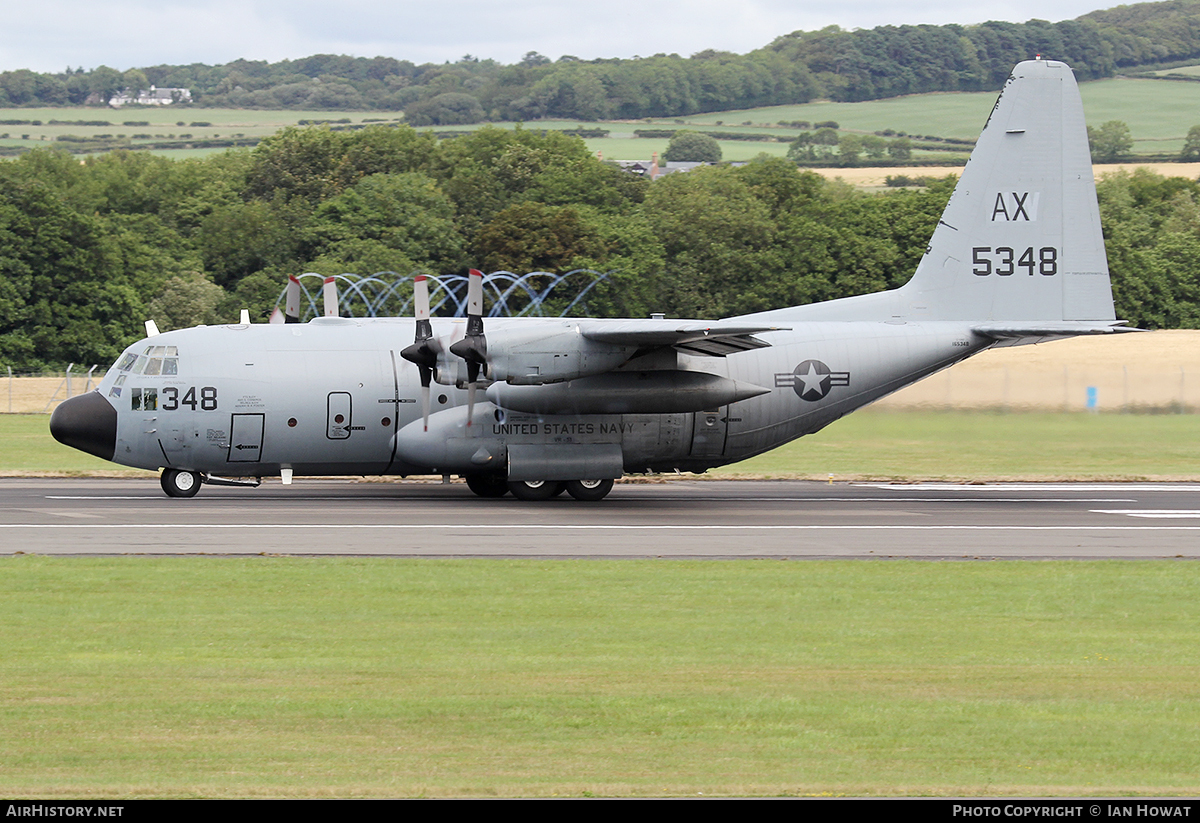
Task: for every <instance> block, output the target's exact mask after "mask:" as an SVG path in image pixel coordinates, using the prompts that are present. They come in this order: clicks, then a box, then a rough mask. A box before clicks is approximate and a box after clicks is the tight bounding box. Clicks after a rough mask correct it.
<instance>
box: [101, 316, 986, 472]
mask: <svg viewBox="0 0 1200 823" xmlns="http://www.w3.org/2000/svg"><path fill="white" fill-rule="evenodd" d="M489 322H490V323H491V325H490V327H489V328H490V329H504V328H505V327H508V326H510V325H512V324H517V325H535V326H536V325H541V326H545V327H546V328H547V329H548V330H550V329H559V328H561V327H562V326H563V325H564V324H569V323H570V322H571V321H567V320H557V319H556V320H549V319H495V320H492V321H489ZM591 322H595V321H591ZM665 322H668V323H669V322H670V321H665ZM464 326H465V324H464V322H463V321H461V320H435V321H434V331H435V335H437V337H438V338H439V339H440V340H441V341H442V342H443V345H444V347H446V348H448V347H449V345H450V344H451V343H453V342H454V341H455V340H456V339H458V338H461V336H462V333H463V329H464ZM412 335H413V322H412V321H411V320H403V319H396V320H352V319H342V318H332V319H318V320H314V321H312V322H309V323H304V324H291V325H267V324H262V325H227V326H207V327H198V328H193V329H184V330H179V331H173V332H167V333H165V334H161V335H158V336H155V337H153V338H147V339H144V340H141V341H139V342H138V343H135V344H134V345H132V346H130V347H129V348H128V349H127V350H126V351H125V352H124V353H123V354H122V356H121V357H120V358H119V359H118V361H117V363H116V364H114V366H113V367H112V368H111V369H110V370H109V372H108V373H107V374H106V376H105V377H104V380H103V381H102V383H101V384H100V386H99V389H98V392H99V395H100V397H102V398H104V400H105V401H106V402H107V403H108V404H110V405H111V406H112V407H113V409H114V410H115V412H116V431H115V442H113V444H112V447H113V453H112V457H111V459H112V460H114V461H115V462H117V463H121V464H124V465H128V466H136V467H139V468H145V469H156V468H160V467H169V468H174V469H181V470H187V471H196V472H201V473H205V474H211V475H216V476H227V477H254V476H271V475H278V474H280V472H281V470H284V469H290V470H291V471H292V472H294V473H295V474H297V475H348V474H353V475H413V474H430V473H445V474H466V473H470V472H472V471H504V469H505V464H507V463H508V461H509V459H510V458H509V452H510V451H512V450H513V448H514V447H516V448H517V449H518V450H519V449H521V448H527V447H532V448H535V449H541V450H542V451H541V452H534V453H535V454H546V453H549V454H553V453H554V452H555V450H561V449H560V448H559V447H568V448H570V447H577V446H601V447H604V448H606V449H608V451H607V452H606V453H607V454H609V455H613V454H617V453H618V452H615V451H613V447H616V448H618V449H619V459H620V462H621V468H622V470H623V471H625V472H644V471H670V470H675V469H678V470H684V471H703V470H704V469H707V468H710V467H713V466H719V465H723V464H726V463H731V462H736V461H738V460H743V459H745V458H747V457H750V456H752V455H755V454H758V453H761V452H764V451H767V450H769V449H772V448H775V447H777V446H779V445H781V444H783V443H786V442H788V441H790V440H793V439H795V438H797V437H800V436H803V435H805V434H809V433H812V432H815V431H817V430H819V429H821V428H823V427H824V426H825V425H827V424H828V423H830V422H832V421H833V420H836V419H837V418H839V417H841V416H842V415H845V414H847V413H848V412H851V411H853V410H854V409H857V408H859V407H861V406H863V405H866V404H867V403H870V402H871V401H873V400H875V399H877V398H879V397H881V396H883V395H886V394H888V393H890V392H892V391H895V390H896V389H898V388H901V387H902V386H904V385H907V384H909V383H911V382H913V381H914V380H917V379H920V378H921V377H923V376H925V375H927V374H931V373H933V372H935V371H937V370H939V369H942V368H944V367H946V366H948V365H951V364H953V363H955V362H957V361H958V360H961V359H963V358H964V357H966V356H969V355H970V354H973V353H975V352H977V351H980V350H981V349H983V348H986V347H987V346H988V345H990V343H991V341H989V340H987V339H985V338H982V337H979V336H977V335H973V334H972V333H971V332H970V330H969V324H966V323H960V322H945V321H940V322H922V323H903V322H893V323H889V322H862V321H856V322H837V321H833V322H820V321H817V322H804V323H801V324H797V325H796V326H795V327H794V328H791V329H784V330H780V331H773V332H766V333H763V334H760V335H758V336H759V337H760V338H761V339H762V340H763V341H765V342H768V343H770V347H769V348H762V349H756V350H752V351H742V352H737V353H734V354H730V355H728V356H726V357H708V356H696V355H692V354H685V353H682V352H677V351H674V350H672V349H669V348H668V349H658V350H655V351H651V352H647V353H644V354H640V355H639V356H635V357H633V358H632V359H631V360H630V361H629V362H628V363H626V364H625V365H624V366H622V367H621V368H620V369H617V370H615V373H616V374H618V376H620V375H621V374H622V373H629V375H630V377H629V379H630V380H631V381H634V382H635V383H636V384H638V385H640V386H642V387H643V388H642V391H643V392H645V393H646V396H648V397H652V396H653V395H654V394H655V393H656V392H669V391H670V390H671V387H670V385H669V383H670V379H669V378H671V377H672V375H674V374H676V373H678V372H681V371H682V372H693V373H698V374H703V375H716V376H718V377H724V378H730V379H732V380H734V381H737V382H738V383H740V384H750V385H753V386H757V387H761V389H762V390H765V391H764V393H762V394H760V395H758V396H755V397H750V398H748V399H744V400H739V401H736V402H729V403H722V402H721V400H720V395H719V393H718V394H713V395H704V394H701V395H698V399H697V400H695V401H694V402H695V403H699V404H703V407H699V408H696V409H694V410H691V411H673V412H667V413H600V414H538V413H531V412H527V411H525V412H523V411H515V410H513V409H506V408H502V407H499V406H497V405H496V404H494V403H492V402H488V401H486V400H485V399H484V397H485V395H484V394H483V393H482V392H480V395H479V400H480V402H477V403H476V404H475V406H474V408H473V410H472V413H471V425H469V426H468V425H466V422H467V408H466V406H467V403H468V397H467V394H468V392H467V391H466V389H464V388H458V387H456V386H455V385H453V382H454V381H453V380H452V379H450V378H448V377H444V378H443V379H446V382H447V383H448V384H449V385H447V384H441V383H435V384H434V385H433V387H432V392H431V400H430V418H429V429H428V430H425V428H424V425H423V421H422V407H421V402H420V399H419V398H420V383H419V378H418V372H417V368H416V366H414V365H413V364H411V363H408V362H406V361H405V360H404V359H402V358H401V357H400V356H399V351H400V349H401V348H402V347H403V346H404V345H405V343H406V342H407V341H408V340H411V339H412ZM560 388H562V389H564V390H566V391H567V392H568V393H569V392H570V390H571V383H566V384H564V385H562V386H561V387H560ZM706 397H707V398H708V399H709V400H710V401H711V402H706ZM651 405H652V404H651ZM454 443H457V447H455V448H447V444H454ZM480 449H482V450H483V451H482V452H481V451H480ZM103 450H104V448H103V445H102V448H101V451H103ZM547 450H549V451H547ZM93 453H96V452H93ZM528 471H529V470H528V469H526V470H525V473H528Z"/></svg>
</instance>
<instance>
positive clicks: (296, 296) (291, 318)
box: [283, 274, 300, 323]
mask: <svg viewBox="0 0 1200 823" xmlns="http://www.w3.org/2000/svg"><path fill="white" fill-rule="evenodd" d="M283 307H284V308H283V314H284V321H283V322H285V323H299V322H300V278H298V277H296V275H294V274H293V275H289V276H288V285H287V298H286V299H285V300H284V302H283Z"/></svg>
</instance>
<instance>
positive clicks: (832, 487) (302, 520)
mask: <svg viewBox="0 0 1200 823" xmlns="http://www.w3.org/2000/svg"><path fill="white" fill-rule="evenodd" d="M0 546H2V549H0V551H2V552H3V553H6V554H14V553H17V552H24V553H34V554H47V555H128V554H142V555H187V554H206V555H239V556H246V555H256V554H289V555H347V556H355V555H358V556H391V557H496V558H504V557H534V558H648V557H662V558H711V559H725V558H775V559H797V560H799V559H821V558H859V559H868V558H875V559H879V558H923V559H931V560H932V559H943V560H974V559H980V560H992V559H1054V558H1057V559H1101V558H1121V559H1134V558H1141V559H1148V558H1164V559H1165V558H1198V557H1200V485H1182V484H996V485H953V484H914V485H889V484H871V483H854V484H841V483H839V484H824V483H811V482H795V481H705V480H676V479H671V480H667V481H660V482H648V483H623V484H618V485H617V487H616V488H615V489H614V490H613V492H612V494H611V495H609V497H608V498H607V499H606V500H604V501H602V502H600V503H579V502H577V501H574V500H572V499H570V498H569V497H567V496H563V497H560V498H556V499H553V500H550V501H546V502H541V503H523V502H519V501H516V500H513V499H512V498H509V497H506V498H503V499H500V500H483V499H480V498H476V497H475V496H474V495H472V494H471V493H470V492H469V491H468V490H467V488H466V486H464V485H461V484H451V485H437V484H430V483H358V482H351V481H329V480H310V481H305V480H299V481H297V482H296V483H294V484H293V485H291V486H283V485H281V484H280V483H279V481H278V480H276V481H274V482H273V483H272V482H268V483H265V484H264V485H263V486H261V487H259V488H257V489H251V488H228V487H216V486H206V487H204V488H203V489H202V490H201V492H200V494H199V495H198V496H197V497H195V498H192V499H190V500H176V499H170V498H167V497H165V496H164V495H163V494H162V492H161V491H160V490H159V489H158V484H157V483H156V482H155V481H154V480H152V479H139V480H95V479H79V480H75V479H73V480H48V479H47V480H43V479H37V480H32V479H4V480H0Z"/></svg>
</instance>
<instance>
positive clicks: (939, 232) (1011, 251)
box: [50, 58, 1126, 500]
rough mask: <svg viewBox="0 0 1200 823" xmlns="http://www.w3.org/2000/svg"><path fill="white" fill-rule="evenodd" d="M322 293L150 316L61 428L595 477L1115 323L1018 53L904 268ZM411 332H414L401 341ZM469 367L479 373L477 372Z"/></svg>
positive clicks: (1055, 85)
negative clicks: (898, 273)
mask: <svg viewBox="0 0 1200 823" xmlns="http://www.w3.org/2000/svg"><path fill="white" fill-rule="evenodd" d="M469 282H470V291H469V294H468V317H467V318H466V319H465V320H464V319H440V318H430V317H429V299H428V291H427V285H428V284H427V283H425V282H423V281H418V282H417V284H416V299H415V300H414V305H415V306H416V317H415V320H414V319H407V318H391V319H352V318H342V317H320V318H316V319H314V320H312V321H310V322H308V323H304V324H298V323H292V324H283V325H274V324H250V323H249V318H248V317H247V316H246V315H245V313H243V317H242V322H240V323H237V324H233V325H226V326H208V327H204V326H201V327H198V328H192V329H182V330H179V331H171V332H166V333H164V334H160V335H156V336H152V337H150V338H147V339H144V340H141V341H139V342H138V343H135V344H134V345H132V346H130V347H129V348H128V349H126V350H125V352H124V353H123V354H122V355H121V357H120V359H118V360H117V362H116V364H115V365H114V366H113V367H112V368H111V369H110V370H109V371H108V374H107V375H106V376H105V378H104V380H103V381H102V382H101V384H100V387H99V389H98V390H97V391H95V392H92V393H89V394H85V395H81V396H78V397H74V398H71V399H70V400H67V401H65V402H63V403H62V404H60V405H59V407H58V408H57V409H56V410H55V412H54V415H53V417H52V418H51V420H50V430H51V432H52V433H53V435H54V437H55V438H57V439H58V440H59V441H61V442H63V443H65V444H67V445H70V446H74V447H75V448H77V449H81V450H83V451H85V452H88V453H90V454H94V455H98V456H99V457H103V458H104V459H106V460H112V461H114V462H116V463H121V464H124V465H127V466H136V467H139V468H145V469H158V468H161V469H162V487H163V489H164V490H165V491H166V493H167V494H168V495H170V496H172V497H190V496H192V495H194V494H195V493H196V491H197V490H198V489H199V487H200V485H201V484H202V483H224V484H230V483H234V484H250V485H252V484H254V480H253V478H262V477H265V476H280V477H282V479H283V482H284V483H290V482H291V479H292V476H293V475H351V474H352V475H374V474H378V475H402V476H403V475H421V474H443V475H450V474H457V475H461V476H463V477H464V478H465V479H466V481H467V485H468V486H469V487H470V488H471V490H472V491H473V492H475V493H476V494H477V495H480V496H481V497H500V496H502V495H504V494H506V493H508V492H511V493H512V494H513V495H515V496H516V497H517V498H519V499H521V500H539V499H545V498H549V497H552V496H554V495H556V494H558V493H560V492H562V491H564V490H565V491H566V492H568V493H569V494H571V496H573V497H575V498H577V499H579V500H599V499H601V498H603V497H604V496H605V495H606V494H607V493H608V492H609V490H610V489H611V488H612V485H613V480H614V479H615V478H619V477H621V475H622V474H623V473H625V472H653V471H670V470H684V471H704V470H705V469H708V468H710V467H713V466H720V465H723V464H726V463H731V462H734V461H738V460H743V459H745V458H747V457H750V456H752V455H755V454H759V453H761V452H765V451H767V450H769V449H773V448H775V447H776V446H779V445H781V444H783V443H786V442H788V441H789V440H793V439H795V438H797V437H801V436H803V435H806V434H811V433H812V432H815V431H817V430H818V429H821V428H823V427H824V426H826V425H828V424H829V423H831V422H833V421H834V420H837V419H838V418H839V417H841V416H842V415H845V414H847V413H849V412H851V411H854V410H855V409H857V408H859V407H861V406H865V405H866V404H868V403H870V402H871V401H873V400H876V399H878V398H880V397H883V396H884V395H886V394H889V393H891V392H894V391H896V390H897V389H899V388H902V387H904V386H907V385H908V384H910V383H913V382H915V381H917V380H920V379H921V378H923V377H925V376H927V375H930V374H933V373H934V372H936V371H939V370H940V369H944V368H946V367H947V366H951V365H953V364H954V363H957V362H958V361H960V360H963V359H964V358H967V357H970V356H971V355H974V354H977V353H979V352H981V351H983V350H985V349H988V348H991V347H994V346H1004V345H1018V344H1023V343H1037V342H1040V341H1043V340H1049V339H1054V338H1061V337H1070V336H1073V335H1080V334H1105V333H1111V332H1118V331H1125V330H1126V329H1122V328H1121V327H1120V325H1119V321H1116V320H1115V319H1114V313H1113V303H1112V293H1111V290H1110V287H1109V276H1108V264H1107V262H1106V259H1105V253H1104V241H1103V239H1102V238H1101V234H1100V216H1099V212H1098V209H1097V204H1096V190H1095V183H1094V181H1093V178H1092V167H1091V162H1090V159H1089V153H1088V143H1087V135H1086V132H1085V125H1084V117H1083V107H1082V105H1081V102H1080V98H1079V90H1078V88H1077V86H1076V84H1075V79H1074V76H1073V74H1072V72H1071V69H1070V68H1069V67H1068V66H1067V65H1066V64H1064V63H1060V62H1055V61H1052V60H1043V59H1040V58H1039V59H1037V60H1031V61H1028V62H1024V63H1021V64H1019V65H1018V66H1017V67H1016V68H1015V69H1013V72H1012V75H1011V77H1009V79H1008V81H1007V83H1006V85H1005V87H1004V90H1003V92H1002V93H1001V95H1000V97H999V99H998V100H997V101H996V106H995V108H994V109H993V110H992V113H991V116H990V117H989V119H988V122H987V124H986V125H985V126H984V129H983V133H982V135H981V136H980V138H979V142H978V144H977V146H976V148H975V150H974V152H973V153H972V155H971V159H970V161H969V162H968V164H967V166H966V168H965V170H964V171H963V174H962V177H961V178H960V180H959V183H958V186H957V187H956V188H955V190H954V194H953V196H952V197H951V199H950V202H949V204H948V205H947V206H946V210H945V212H944V213H943V215H942V218H941V220H939V221H938V224H937V228H936V229H935V230H934V233H933V238H932V239H931V240H930V243H929V246H928V248H927V250H926V253H925V255H924V257H923V258H922V260H921V262H920V264H919V265H918V267H917V271H916V274H915V275H914V276H913V278H912V279H911V280H910V281H909V282H908V283H907V284H905V285H904V286H902V287H901V288H899V289H895V290H892V291H886V292H880V293H877V294H867V295H861V296H858V297H849V298H843V299H840V300H833V301H829V302H826V303H816V304H811V305H806V306H796V307H793V308H785V309H778V310H775V311H767V312H762V313H758V314H753V315H747V316H743V317H735V318H731V319H727V320H721V321H702V320H673V319H664V318H659V317H655V318H650V319H633V320H579V319H564V318H555V319H548V318H508V319H501V318H492V319H489V320H488V321H487V327H486V329H485V326H484V319H483V317H482V288H481V285H480V277H479V275H478V273H473V274H472V276H471V277H470V280H469ZM409 340H411V341H413V342H412V343H411V344H408V341H409ZM477 389H478V390H481V391H478V392H477Z"/></svg>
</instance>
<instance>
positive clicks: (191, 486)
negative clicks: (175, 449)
mask: <svg viewBox="0 0 1200 823" xmlns="http://www.w3.org/2000/svg"><path fill="white" fill-rule="evenodd" d="M159 482H160V483H162V489H163V491H164V492H166V493H167V497H195V496H196V492H198V491H200V483H201V479H200V472H190V471H182V470H180V469H163V473H162V477H161V478H159Z"/></svg>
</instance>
